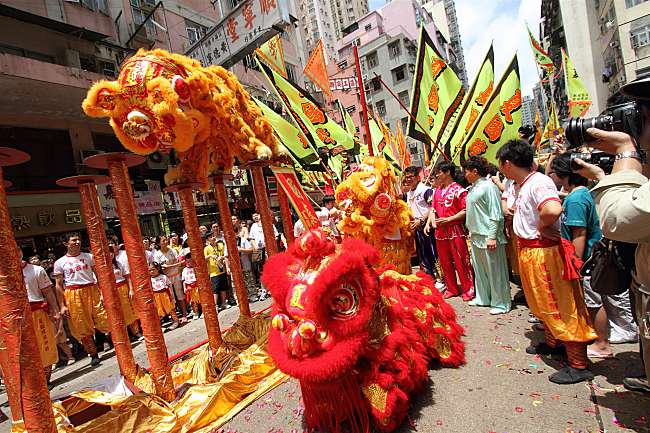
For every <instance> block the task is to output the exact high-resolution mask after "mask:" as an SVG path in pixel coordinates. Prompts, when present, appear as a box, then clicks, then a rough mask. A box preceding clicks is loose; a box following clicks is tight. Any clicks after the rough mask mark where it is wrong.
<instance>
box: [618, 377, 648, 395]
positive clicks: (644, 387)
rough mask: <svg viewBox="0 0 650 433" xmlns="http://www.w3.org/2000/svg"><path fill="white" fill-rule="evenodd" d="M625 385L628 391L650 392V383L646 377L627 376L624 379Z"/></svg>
mask: <svg viewBox="0 0 650 433" xmlns="http://www.w3.org/2000/svg"><path fill="white" fill-rule="evenodd" d="M623 386H624V387H625V389H627V390H628V391H638V392H644V393H650V384H649V383H648V379H646V378H645V377H626V378H625V379H623Z"/></svg>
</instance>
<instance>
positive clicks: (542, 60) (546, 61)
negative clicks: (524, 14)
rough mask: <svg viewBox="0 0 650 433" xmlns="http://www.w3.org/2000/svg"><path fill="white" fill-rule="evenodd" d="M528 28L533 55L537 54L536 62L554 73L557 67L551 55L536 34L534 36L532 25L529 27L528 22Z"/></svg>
mask: <svg viewBox="0 0 650 433" xmlns="http://www.w3.org/2000/svg"><path fill="white" fill-rule="evenodd" d="M526 29H527V30H528V38H529V42H530V49H531V50H533V56H535V62H537V64H538V65H539V66H540V67H541V68H542V69H544V70H545V71H546V72H548V73H553V70H554V69H555V65H553V60H551V57H550V56H549V55H548V53H547V52H546V51H545V50H544V48H542V46H541V45H540V44H539V41H537V39H535V36H533V33H532V32H531V31H530V27H528V23H526Z"/></svg>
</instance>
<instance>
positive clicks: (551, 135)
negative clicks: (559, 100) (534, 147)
mask: <svg viewBox="0 0 650 433" xmlns="http://www.w3.org/2000/svg"><path fill="white" fill-rule="evenodd" d="M562 134H564V128H562V124H561V123H560V119H559V118H558V117H557V111H556V110H555V103H554V102H553V98H551V100H550V101H549V103H548V120H547V121H546V126H544V133H543V134H542V141H541V143H540V148H542V147H544V146H546V145H547V144H550V143H551V139H553V140H555V138H556V137H558V136H560V135H562Z"/></svg>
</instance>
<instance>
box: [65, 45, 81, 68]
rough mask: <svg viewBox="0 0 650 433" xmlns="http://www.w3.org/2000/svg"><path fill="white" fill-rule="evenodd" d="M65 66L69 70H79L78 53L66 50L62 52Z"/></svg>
mask: <svg viewBox="0 0 650 433" xmlns="http://www.w3.org/2000/svg"><path fill="white" fill-rule="evenodd" d="M64 58H65V65H66V66H70V67H71V68H77V69H81V60H80V59H79V51H77V50H70V49H66V50H65V52H64Z"/></svg>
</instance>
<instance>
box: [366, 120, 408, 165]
mask: <svg viewBox="0 0 650 433" xmlns="http://www.w3.org/2000/svg"><path fill="white" fill-rule="evenodd" d="M368 125H369V126H370V139H371V140H372V153H373V154H374V155H375V156H383V157H384V158H386V159H387V160H388V161H390V163H391V164H392V165H393V168H394V169H395V170H396V173H397V174H398V175H399V174H400V173H401V172H402V169H401V167H400V166H399V160H398V159H397V158H396V157H395V155H394V154H393V146H391V144H390V139H391V138H390V130H389V129H388V127H387V126H386V124H385V123H384V122H383V121H382V120H381V119H380V118H379V117H377V119H375V117H374V116H373V114H372V113H371V112H370V111H369V112H368Z"/></svg>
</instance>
